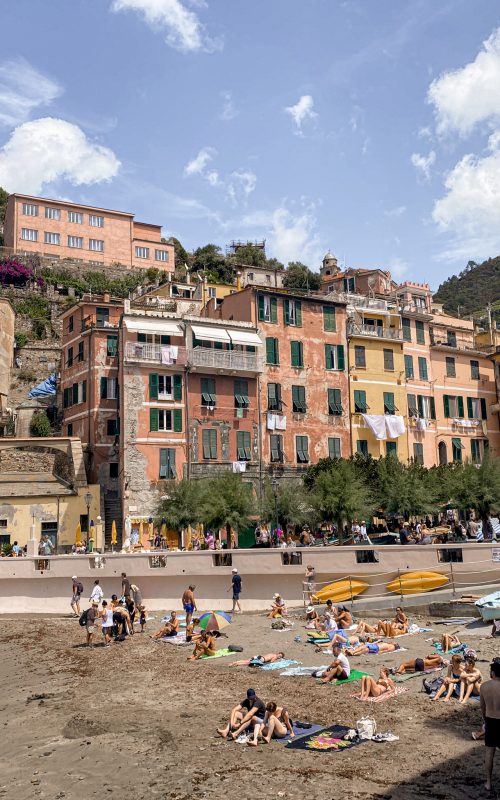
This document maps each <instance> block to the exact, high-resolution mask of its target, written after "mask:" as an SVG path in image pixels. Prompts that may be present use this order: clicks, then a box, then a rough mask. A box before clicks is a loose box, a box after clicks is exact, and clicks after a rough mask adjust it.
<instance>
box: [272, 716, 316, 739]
mask: <svg viewBox="0 0 500 800" xmlns="http://www.w3.org/2000/svg"><path fill="white" fill-rule="evenodd" d="M323 727H324V726H323V725H314V724H312V723H311V727H310V728H301V727H300V725H297V723H296V722H293V720H292V728H293V732H294V734H295V737H299V736H312V735H313V734H314V733H317V732H318V731H321V730H323ZM276 741H277V742H283V744H286V743H287V742H289V741H291V739H290V734H289V733H288V734H287V735H286V736H283V737H282V738H281V739H276Z"/></svg>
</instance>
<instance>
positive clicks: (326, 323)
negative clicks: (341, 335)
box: [323, 306, 337, 331]
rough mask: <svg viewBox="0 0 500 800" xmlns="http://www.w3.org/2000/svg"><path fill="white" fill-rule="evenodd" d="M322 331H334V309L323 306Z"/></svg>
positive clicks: (335, 328)
mask: <svg viewBox="0 0 500 800" xmlns="http://www.w3.org/2000/svg"><path fill="white" fill-rule="evenodd" d="M323 330H325V331H336V330H337V320H336V318H335V307H331V306H323Z"/></svg>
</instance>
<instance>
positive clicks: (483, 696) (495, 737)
mask: <svg viewBox="0 0 500 800" xmlns="http://www.w3.org/2000/svg"><path fill="white" fill-rule="evenodd" d="M490 678H491V680H489V681H485V683H483V684H481V689H480V694H479V697H480V704H481V713H482V715H483V719H484V725H485V732H484V744H485V746H486V754H485V759H484V766H485V769H486V783H485V786H484V788H485V789H486V791H487V792H491V791H492V785H491V778H492V775H493V760H494V758H495V750H496V749H497V747H500V663H498V662H496V661H493V663H492V664H490Z"/></svg>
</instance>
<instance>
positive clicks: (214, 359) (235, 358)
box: [188, 347, 262, 372]
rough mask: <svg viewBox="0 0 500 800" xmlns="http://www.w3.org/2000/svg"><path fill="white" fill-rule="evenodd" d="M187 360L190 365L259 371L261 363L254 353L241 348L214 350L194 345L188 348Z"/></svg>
mask: <svg viewBox="0 0 500 800" xmlns="http://www.w3.org/2000/svg"><path fill="white" fill-rule="evenodd" d="M188 361H189V363H190V365H191V366H192V367H210V368H211V369H228V370H235V371H241V372H260V371H261V369H262V364H261V360H260V357H259V356H258V355H257V354H256V353H243V352H242V351H241V350H215V349H212V348H211V347H194V348H193V349H191V350H188Z"/></svg>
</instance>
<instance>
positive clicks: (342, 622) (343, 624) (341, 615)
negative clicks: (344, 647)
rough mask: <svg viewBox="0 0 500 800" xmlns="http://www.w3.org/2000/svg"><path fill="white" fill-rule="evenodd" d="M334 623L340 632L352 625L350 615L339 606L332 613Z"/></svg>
mask: <svg viewBox="0 0 500 800" xmlns="http://www.w3.org/2000/svg"><path fill="white" fill-rule="evenodd" d="M334 617H335V622H336V623H337V626H338V627H339V628H341V629H342V630H345V629H346V628H350V627H351V625H352V614H351V612H350V611H349V609H347V608H346V607H345V606H339V607H338V608H337V610H336V611H335V612H334Z"/></svg>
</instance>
